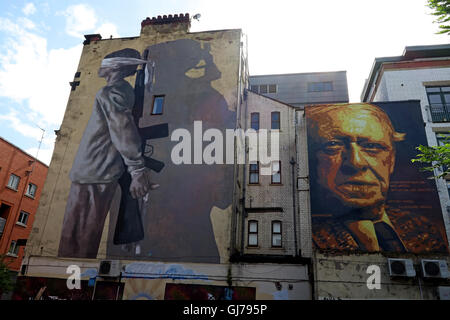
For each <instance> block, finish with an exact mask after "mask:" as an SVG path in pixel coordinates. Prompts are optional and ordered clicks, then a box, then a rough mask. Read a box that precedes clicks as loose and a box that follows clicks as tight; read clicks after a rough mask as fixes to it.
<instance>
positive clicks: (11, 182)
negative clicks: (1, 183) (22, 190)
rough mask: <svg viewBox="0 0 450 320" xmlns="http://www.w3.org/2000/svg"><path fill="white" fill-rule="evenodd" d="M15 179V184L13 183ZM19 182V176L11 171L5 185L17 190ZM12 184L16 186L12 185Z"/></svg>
mask: <svg viewBox="0 0 450 320" xmlns="http://www.w3.org/2000/svg"><path fill="white" fill-rule="evenodd" d="M16 181H17V184H15V182H16ZM19 184H20V177H19V176H17V175H15V174H14V173H11V175H10V176H9V180H8V184H7V185H6V186H7V187H8V188H10V189H12V190H16V191H17V190H18V189H19ZM14 185H16V186H15V187H14Z"/></svg>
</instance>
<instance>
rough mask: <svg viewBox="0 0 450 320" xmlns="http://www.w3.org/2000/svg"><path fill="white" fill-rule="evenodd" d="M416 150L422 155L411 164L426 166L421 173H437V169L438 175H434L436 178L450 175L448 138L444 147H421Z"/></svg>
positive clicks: (449, 141) (449, 144)
mask: <svg viewBox="0 0 450 320" xmlns="http://www.w3.org/2000/svg"><path fill="white" fill-rule="evenodd" d="M416 149H417V150H419V152H420V153H419V154H417V155H416V158H415V159H412V160H411V162H420V163H424V164H426V166H425V167H423V168H421V169H420V170H421V171H431V172H435V169H437V171H436V172H438V173H437V174H434V176H435V177H436V178H441V177H444V176H446V175H447V174H450V140H449V138H448V137H446V139H445V140H444V144H443V145H440V146H432V147H429V146H423V145H420V146H418V147H416Z"/></svg>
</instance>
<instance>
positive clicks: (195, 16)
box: [192, 13, 202, 21]
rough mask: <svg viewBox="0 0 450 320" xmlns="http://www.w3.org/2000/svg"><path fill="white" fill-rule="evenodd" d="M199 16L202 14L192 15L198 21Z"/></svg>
mask: <svg viewBox="0 0 450 320" xmlns="http://www.w3.org/2000/svg"><path fill="white" fill-rule="evenodd" d="M201 16H202V15H201V14H200V13H197V14H196V15H194V16H193V17H192V18H194V19H195V20H197V21H199V20H200V17H201Z"/></svg>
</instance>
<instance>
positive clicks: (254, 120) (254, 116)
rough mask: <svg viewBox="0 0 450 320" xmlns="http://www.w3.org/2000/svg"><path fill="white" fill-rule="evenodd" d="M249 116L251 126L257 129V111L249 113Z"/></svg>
mask: <svg viewBox="0 0 450 320" xmlns="http://www.w3.org/2000/svg"><path fill="white" fill-rule="evenodd" d="M250 118H251V128H252V129H255V130H259V113H258V112H254V113H252V114H251V115H250Z"/></svg>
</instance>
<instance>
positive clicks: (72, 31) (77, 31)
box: [63, 4, 97, 38]
mask: <svg viewBox="0 0 450 320" xmlns="http://www.w3.org/2000/svg"><path fill="white" fill-rule="evenodd" d="M63 14H64V16H65V17H66V32H67V33H68V34H69V35H71V36H74V37H77V38H83V34H84V33H85V32H86V31H89V30H93V29H95V26H96V24H97V16H96V14H95V11H94V9H92V8H91V7H90V6H88V5H85V4H77V5H73V6H69V7H68V8H67V9H66V10H65V11H64V13H63Z"/></svg>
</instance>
